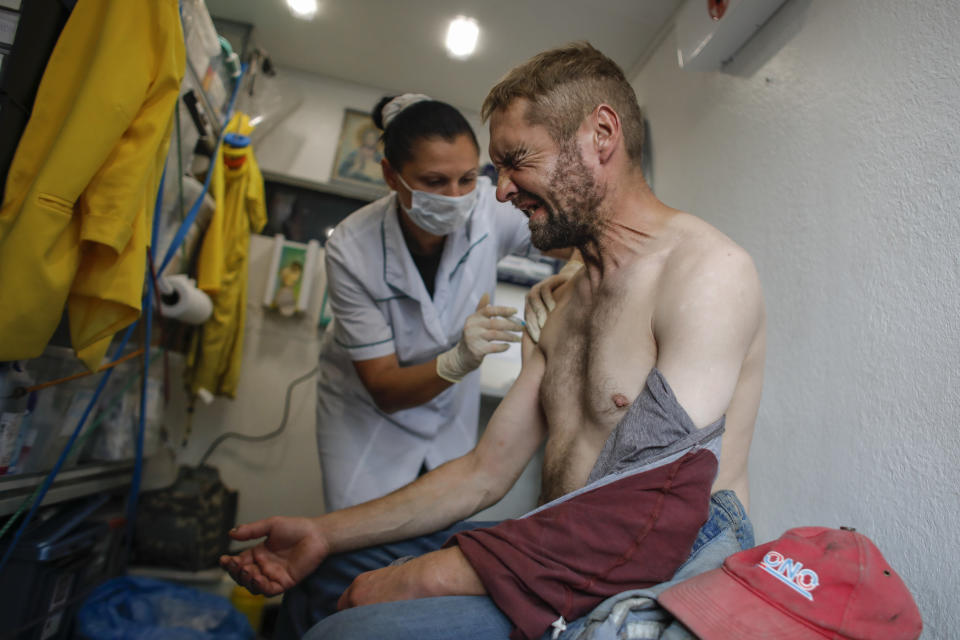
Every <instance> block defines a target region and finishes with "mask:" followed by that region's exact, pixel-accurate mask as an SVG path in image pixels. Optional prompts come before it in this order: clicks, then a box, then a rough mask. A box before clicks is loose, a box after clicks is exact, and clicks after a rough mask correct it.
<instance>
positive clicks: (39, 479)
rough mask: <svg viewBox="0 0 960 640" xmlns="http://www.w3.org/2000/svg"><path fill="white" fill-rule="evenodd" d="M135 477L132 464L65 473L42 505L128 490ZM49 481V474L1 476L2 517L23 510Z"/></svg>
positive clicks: (111, 465) (108, 464) (93, 467)
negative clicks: (105, 492)
mask: <svg viewBox="0 0 960 640" xmlns="http://www.w3.org/2000/svg"><path fill="white" fill-rule="evenodd" d="M132 477H133V463H132V462H112V463H102V464H90V465H83V466H82V467H79V468H77V469H68V470H67V471H61V472H60V473H59V474H57V477H56V478H55V479H54V481H53V484H52V485H50V489H49V490H48V491H47V495H46V496H44V498H43V503H42V504H44V505H48V504H54V503H57V502H63V501H65V500H72V499H73V498H80V497H83V496H87V495H91V494H94V493H100V492H102V491H108V490H110V489H116V488H120V487H126V486H127V485H129V484H130V480H131V479H132ZM45 478H46V474H43V473H29V474H23V475H20V474H17V475H12V476H0V516H6V515H10V514H12V513H14V512H15V511H16V510H17V509H18V508H20V505H21V504H23V501H24V500H25V499H27V498H28V497H29V496H30V494H32V493H33V491H34V489H36V488H37V487H38V486H40V485H41V484H42V483H43V481H44V479H45Z"/></svg>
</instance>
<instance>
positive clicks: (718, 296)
mask: <svg viewBox="0 0 960 640" xmlns="http://www.w3.org/2000/svg"><path fill="white" fill-rule="evenodd" d="M762 321H763V299H762V294H761V289H760V281H759V278H758V276H757V272H756V268H755V267H754V265H753V261H752V260H751V259H750V256H749V255H747V253H746V252H744V251H743V250H742V249H740V248H739V247H736V246H735V245H733V244H732V243H730V244H725V245H723V246H720V247H716V248H712V249H711V250H710V251H709V252H704V253H701V254H698V255H697V256H696V257H694V258H690V257H685V258H682V259H680V260H678V264H671V265H668V267H667V268H666V269H665V271H664V278H663V281H662V282H661V285H660V287H659V294H658V300H657V304H656V309H655V312H654V318H653V333H654V338H655V340H656V343H657V368H658V369H659V370H660V372H661V373H662V374H663V376H664V377H665V378H666V380H667V382H668V383H669V384H670V387H671V388H672V389H673V392H674V395H676V397H677V401H678V402H679V403H680V406H682V407H683V408H684V410H685V411H686V412H687V414H688V415H689V416H690V418H691V420H693V423H694V424H695V425H696V426H697V427H704V426H706V425H708V424H710V423H711V422H713V421H715V420H717V419H718V418H719V417H720V416H721V415H723V414H724V413H725V412H726V411H727V408H728V407H729V405H730V401H731V398H732V397H733V393H734V390H735V389H736V386H737V381H738V380H739V376H740V369H741V367H742V365H743V362H744V359H745V358H746V355H747V352H748V350H749V348H750V346H751V344H752V343H753V341H754V339H755V337H756V335H757V332H758V331H759V330H760V328H761V326H762Z"/></svg>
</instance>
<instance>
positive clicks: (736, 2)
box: [676, 0, 784, 71]
mask: <svg viewBox="0 0 960 640" xmlns="http://www.w3.org/2000/svg"><path fill="white" fill-rule="evenodd" d="M783 3H784V0H687V1H686V4H684V5H683V8H682V9H680V12H679V13H678V14H677V20H676V29H677V61H678V62H679V63H680V68H681V69H686V70H688V71H716V70H718V69H719V68H720V67H721V65H723V63H724V62H726V61H728V60H729V59H730V58H731V57H732V56H733V54H734V53H736V52H737V50H738V49H740V47H742V46H743V45H744V44H745V43H746V41H747V40H749V39H750V36H752V35H753V34H754V32H755V31H756V30H757V29H759V28H760V27H761V26H763V23H765V22H766V21H767V19H769V18H770V16H772V15H773V12H774V11H776V10H777V9H778V8H779V7H780V5H782V4H783Z"/></svg>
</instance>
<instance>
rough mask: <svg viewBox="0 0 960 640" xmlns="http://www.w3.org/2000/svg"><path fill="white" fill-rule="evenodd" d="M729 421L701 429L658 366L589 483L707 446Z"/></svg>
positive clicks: (612, 435)
mask: <svg viewBox="0 0 960 640" xmlns="http://www.w3.org/2000/svg"><path fill="white" fill-rule="evenodd" d="M725 422H726V416H721V417H720V419H718V420H717V421H716V422H714V423H712V424H710V425H708V426H706V427H704V428H702V429H698V428H697V427H696V426H695V425H694V424H693V421H692V420H691V419H690V416H688V415H687V412H686V411H684V409H683V407H681V406H680V403H679V402H677V397H676V396H675V395H674V394H673V390H672V389H671V388H670V385H669V384H667V380H666V378H664V377H663V374H662V373H660V370H659V369H657V368H656V367H654V368H653V369H651V370H650V374H649V375H648V376H647V381H646V384H645V385H644V388H643V391H641V392H640V395H638V396H637V399H636V400H634V401H633V404H632V405H630V408H629V409H628V410H627V414H626V415H625V416H623V419H621V420H620V422H619V423H617V426H616V427H614V429H613V431H612V432H611V433H610V436H609V437H608V438H607V441H606V443H605V444H604V445H603V449H602V450H601V451H600V456H599V457H598V458H597V462H596V463H595V464H594V465H593V470H592V471H590V477H588V478H587V484H590V483H592V482H594V481H596V480H599V479H601V478H604V477H606V476H609V475H616V474H620V473H623V472H625V471H629V470H633V469H635V468H638V467H646V466H649V465H650V464H651V463H653V462H657V461H659V460H662V459H663V458H667V457H669V456H671V455H673V454H675V453H678V452H681V451H686V450H689V449H691V448H697V447H703V446H705V445H706V444H707V443H708V442H709V441H712V440H714V439H715V438H717V437H718V436H720V435H722V434H723V429H724V424H725ZM711 448H713V447H711ZM718 457H719V456H718Z"/></svg>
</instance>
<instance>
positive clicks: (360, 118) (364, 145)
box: [330, 109, 387, 192]
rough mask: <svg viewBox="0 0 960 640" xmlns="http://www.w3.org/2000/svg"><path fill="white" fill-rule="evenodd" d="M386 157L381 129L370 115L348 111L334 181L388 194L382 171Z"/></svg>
mask: <svg viewBox="0 0 960 640" xmlns="http://www.w3.org/2000/svg"><path fill="white" fill-rule="evenodd" d="M382 158H383V145H382V144H381V143H380V130H379V129H377V127H376V125H375V124H373V118H371V117H370V114H369V113H364V112H362V111H355V110H353V109H347V110H346V111H344V114H343V126H341V127H340V139H339V140H338V141H337V155H336V157H335V158H334V160H333V173H332V175H331V176H330V179H331V180H334V181H337V182H346V183H350V184H355V185H363V186H367V187H374V188H378V189H381V190H383V191H384V192H386V190H387V183H386V182H384V181H383V172H382V171H381V169H380V160H381V159H382Z"/></svg>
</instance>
